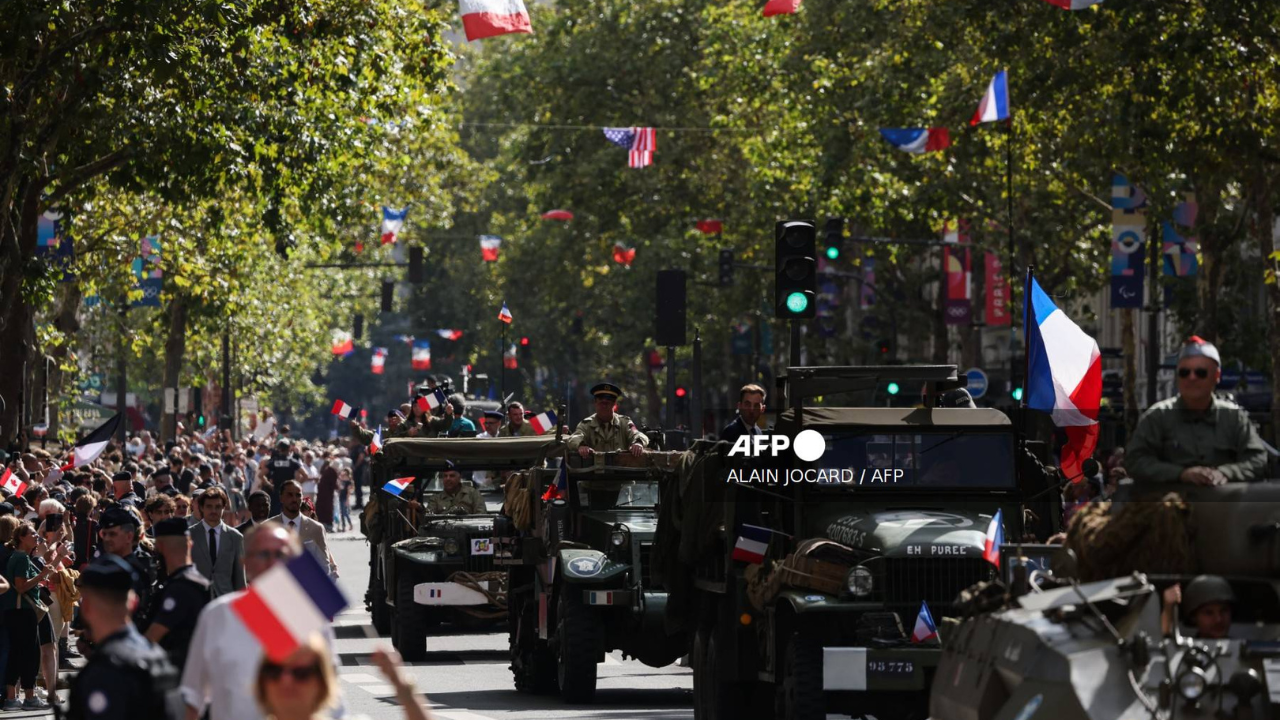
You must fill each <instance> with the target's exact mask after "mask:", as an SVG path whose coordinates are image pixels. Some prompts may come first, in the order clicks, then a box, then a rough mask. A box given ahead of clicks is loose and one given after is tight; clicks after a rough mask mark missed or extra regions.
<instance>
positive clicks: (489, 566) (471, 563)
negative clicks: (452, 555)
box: [465, 530, 493, 573]
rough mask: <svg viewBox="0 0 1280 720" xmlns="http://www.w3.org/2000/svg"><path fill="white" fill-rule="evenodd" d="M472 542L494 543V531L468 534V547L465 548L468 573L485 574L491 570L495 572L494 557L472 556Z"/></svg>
mask: <svg viewBox="0 0 1280 720" xmlns="http://www.w3.org/2000/svg"><path fill="white" fill-rule="evenodd" d="M472 540H488V541H490V542H491V543H492V542H493V531H492V530H485V531H482V532H469V533H467V547H466V548H465V550H466V552H467V572H470V573H484V572H489V571H490V570H493V556H492V555H472V554H471V541H472Z"/></svg>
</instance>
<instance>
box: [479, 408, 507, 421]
mask: <svg viewBox="0 0 1280 720" xmlns="http://www.w3.org/2000/svg"><path fill="white" fill-rule="evenodd" d="M484 416H485V417H487V418H492V419H494V420H502V419H504V418H506V417H507V416H506V415H503V414H502V413H500V412H498V411H497V410H485V411H484Z"/></svg>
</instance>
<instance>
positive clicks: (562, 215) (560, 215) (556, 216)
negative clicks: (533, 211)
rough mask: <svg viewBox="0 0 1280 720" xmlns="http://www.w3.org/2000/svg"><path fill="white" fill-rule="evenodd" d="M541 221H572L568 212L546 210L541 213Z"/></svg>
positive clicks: (571, 216)
mask: <svg viewBox="0 0 1280 720" xmlns="http://www.w3.org/2000/svg"><path fill="white" fill-rule="evenodd" d="M542 219H543V220H562V221H567V220H572V219H573V213H571V212H569V211H568V210H548V211H546V212H544V213H542Z"/></svg>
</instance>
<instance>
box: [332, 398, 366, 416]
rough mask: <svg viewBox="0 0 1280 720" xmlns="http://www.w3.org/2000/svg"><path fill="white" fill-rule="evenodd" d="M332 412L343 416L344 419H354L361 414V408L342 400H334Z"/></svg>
mask: <svg viewBox="0 0 1280 720" xmlns="http://www.w3.org/2000/svg"><path fill="white" fill-rule="evenodd" d="M331 412H332V413H333V414H334V415H337V416H338V417H340V418H342V419H343V420H351V419H354V418H355V416H356V415H357V414H359V412H360V408H358V407H356V406H355V405H348V404H346V403H345V402H343V401H341V400H334V401H333V410H332V411H331Z"/></svg>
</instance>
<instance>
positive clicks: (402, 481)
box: [382, 477, 413, 497]
mask: <svg viewBox="0 0 1280 720" xmlns="http://www.w3.org/2000/svg"><path fill="white" fill-rule="evenodd" d="M412 482H413V478H411V477H402V478H396V479H394V480H392V481H390V482H388V483H387V484H386V485H383V486H382V489H383V490H386V491H387V492H389V493H391V494H392V495H395V496H396V497H400V493H402V492H404V489H405V488H407V487H409V485H410V484H411V483H412Z"/></svg>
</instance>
